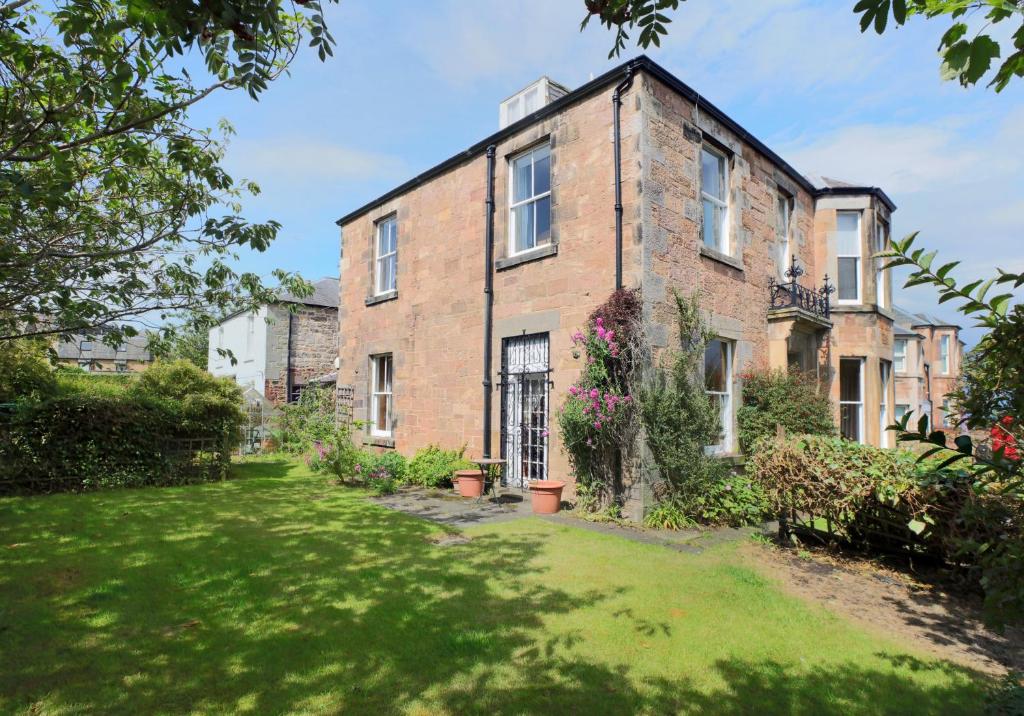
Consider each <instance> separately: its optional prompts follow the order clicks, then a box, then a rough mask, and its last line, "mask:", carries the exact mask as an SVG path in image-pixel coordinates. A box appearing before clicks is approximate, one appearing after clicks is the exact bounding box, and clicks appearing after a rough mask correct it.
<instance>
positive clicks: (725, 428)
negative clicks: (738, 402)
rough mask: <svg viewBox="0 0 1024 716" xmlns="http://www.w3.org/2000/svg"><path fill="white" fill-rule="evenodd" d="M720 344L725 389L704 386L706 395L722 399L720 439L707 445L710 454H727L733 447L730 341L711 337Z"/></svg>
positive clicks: (731, 347)
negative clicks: (723, 351)
mask: <svg viewBox="0 0 1024 716" xmlns="http://www.w3.org/2000/svg"><path fill="white" fill-rule="evenodd" d="M712 340H713V341H718V342H719V343H721V344H722V347H723V348H724V350H725V391H719V390H708V389H707V387H706V386H705V388H704V392H705V393H706V394H708V395H715V396H719V397H721V398H722V399H723V402H722V404H721V408H720V410H719V417H720V418H721V421H722V439H721V440H720V441H719V442H717V443H714V444H712V445H708V446H707V447H706V448H705V451H706V452H707V453H709V454H712V455H724V454H728V453H729V452H731V451H732V449H733V426H732V423H733V374H732V363H733V360H732V353H733V344H732V341H728V340H726V339H724V338H713V339H712Z"/></svg>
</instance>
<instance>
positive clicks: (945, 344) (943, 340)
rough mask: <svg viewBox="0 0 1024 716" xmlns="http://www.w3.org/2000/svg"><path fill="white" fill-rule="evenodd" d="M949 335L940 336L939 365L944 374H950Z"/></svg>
mask: <svg viewBox="0 0 1024 716" xmlns="http://www.w3.org/2000/svg"><path fill="white" fill-rule="evenodd" d="M950 343H951V341H950V340H949V336H948V335H945V336H939V367H940V368H941V369H942V374H943V375H949V344H950Z"/></svg>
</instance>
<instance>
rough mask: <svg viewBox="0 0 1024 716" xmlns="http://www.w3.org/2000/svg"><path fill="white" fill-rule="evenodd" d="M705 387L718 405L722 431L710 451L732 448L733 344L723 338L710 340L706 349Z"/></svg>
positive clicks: (727, 450)
mask: <svg viewBox="0 0 1024 716" xmlns="http://www.w3.org/2000/svg"><path fill="white" fill-rule="evenodd" d="M704 389H705V390H706V391H707V394H708V396H709V397H710V398H711V399H712V400H713V401H714V402H715V404H716V405H717V406H718V415H719V418H720V420H721V424H722V427H721V432H720V433H719V436H718V442H717V443H715V444H714V445H709V446H708V450H709V452H721V453H724V452H729V450H730V449H732V344H731V343H729V342H728V341H723V340H718V339H715V340H712V341H708V344H707V347H705V349H704Z"/></svg>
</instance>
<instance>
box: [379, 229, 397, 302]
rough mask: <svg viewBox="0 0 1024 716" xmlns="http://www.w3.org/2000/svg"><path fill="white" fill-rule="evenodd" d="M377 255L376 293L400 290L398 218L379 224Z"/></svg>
mask: <svg viewBox="0 0 1024 716" xmlns="http://www.w3.org/2000/svg"><path fill="white" fill-rule="evenodd" d="M375 254H376V259H375V261H374V271H375V273H376V277H375V278H374V288H373V291H374V293H376V294H381V293H387V292H388V291H394V290H395V289H397V288H398V280H397V274H398V217H395V216H390V217H388V218H387V219H384V220H382V221H379V222H377V240H376V249H375Z"/></svg>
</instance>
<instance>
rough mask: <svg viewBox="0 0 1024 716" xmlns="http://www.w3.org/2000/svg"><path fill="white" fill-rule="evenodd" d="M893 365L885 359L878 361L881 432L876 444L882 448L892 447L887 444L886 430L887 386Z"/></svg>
mask: <svg viewBox="0 0 1024 716" xmlns="http://www.w3.org/2000/svg"><path fill="white" fill-rule="evenodd" d="M892 371H893V364H892V363H890V362H889V361H887V360H885V359H879V361H878V381H879V383H881V386H880V387H881V389H882V390H881V399H880V400H879V403H878V424H879V426H880V429H881V432H879V434H878V443H879V445H881V446H882V447H892V446H891V445H890V444H889V442H890V440H889V438H890V435H891V433H890V432H889V431H888V430H886V428H888V427H889V386H890V385H891V384H892Z"/></svg>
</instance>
